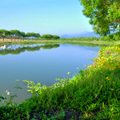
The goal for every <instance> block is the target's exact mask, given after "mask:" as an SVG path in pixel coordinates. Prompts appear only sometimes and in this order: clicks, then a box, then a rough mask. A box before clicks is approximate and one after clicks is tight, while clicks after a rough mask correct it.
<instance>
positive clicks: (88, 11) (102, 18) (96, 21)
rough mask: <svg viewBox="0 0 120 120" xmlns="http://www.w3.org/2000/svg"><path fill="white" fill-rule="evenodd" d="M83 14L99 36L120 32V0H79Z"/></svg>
mask: <svg viewBox="0 0 120 120" xmlns="http://www.w3.org/2000/svg"><path fill="white" fill-rule="evenodd" d="M79 1H80V3H81V5H83V7H84V10H83V11H82V12H83V14H84V15H85V16H86V17H88V18H90V20H89V23H90V24H91V25H93V30H94V32H95V33H97V34H99V35H101V36H102V35H104V36H106V35H107V34H110V33H111V31H113V32H114V31H117V30H118V31H119V32H120V0H79Z"/></svg>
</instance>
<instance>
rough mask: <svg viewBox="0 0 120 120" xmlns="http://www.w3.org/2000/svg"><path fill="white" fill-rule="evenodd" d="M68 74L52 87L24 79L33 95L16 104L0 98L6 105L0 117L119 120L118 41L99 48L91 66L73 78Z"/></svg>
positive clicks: (1, 109)
mask: <svg viewBox="0 0 120 120" xmlns="http://www.w3.org/2000/svg"><path fill="white" fill-rule="evenodd" d="M117 44H118V43H117ZM76 69H77V68H76ZM69 74H70V73H69V71H68V78H66V79H61V80H60V79H57V80H60V82H59V83H56V84H54V85H53V86H45V85H43V86H41V84H40V83H37V84H35V83H34V82H32V81H27V80H26V81H23V82H25V83H27V87H28V89H29V90H28V92H31V93H32V97H31V98H30V99H27V100H25V101H23V102H22V103H20V104H18V105H17V104H13V103H12V101H7V100H4V98H2V97H1V100H2V101H4V102H5V101H7V104H6V105H4V106H1V107H0V119H1V120H8V119H10V120H15V119H17V120H22V119H23V120H29V119H30V120H86V119H89V120H100V119H102V120H103V119H104V120H108V119H109V120H119V118H120V44H119V45H114V46H108V47H101V49H100V51H99V56H98V57H97V58H95V59H94V63H93V64H92V65H90V66H88V67H87V68H86V69H85V70H80V71H79V73H76V75H75V76H74V77H73V78H69ZM10 96H11V97H12V95H10ZM13 97H14V96H13ZM2 101H1V102H2Z"/></svg>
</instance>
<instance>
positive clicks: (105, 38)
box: [60, 32, 120, 41]
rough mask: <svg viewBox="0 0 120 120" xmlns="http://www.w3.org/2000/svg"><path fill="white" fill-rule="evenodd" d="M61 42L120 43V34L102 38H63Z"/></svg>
mask: <svg viewBox="0 0 120 120" xmlns="http://www.w3.org/2000/svg"><path fill="white" fill-rule="evenodd" d="M60 40H76V41H79V40H80V41H93V40H96V41H119V40H120V32H117V33H114V34H110V35H107V36H102V37H76V38H75V37H73V38H61V39H60Z"/></svg>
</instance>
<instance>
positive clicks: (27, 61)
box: [0, 44, 100, 102]
mask: <svg viewBox="0 0 120 120" xmlns="http://www.w3.org/2000/svg"><path fill="white" fill-rule="evenodd" d="M99 50H100V48H99V47H88V46H80V45H69V44H60V45H58V44H52V45H44V44H39V45H38V44H37V45H35V44H34V45H24V46H23V45H10V46H5V45H4V46H0V95H2V94H4V96H6V92H5V91H6V90H11V91H12V93H14V92H15V89H13V87H15V86H16V85H17V84H19V85H20V86H21V87H22V88H23V89H22V90H18V91H17V95H18V96H19V97H17V98H16V99H15V100H14V101H15V102H21V101H23V100H25V99H27V98H29V97H30V96H31V94H30V93H27V92H26V91H27V88H26V85H25V83H22V82H21V81H22V80H29V81H34V82H35V83H38V82H40V83H41V84H42V85H48V86H51V85H53V84H54V83H55V82H58V81H56V78H61V79H62V78H64V77H65V78H66V77H68V75H67V72H70V77H72V76H73V75H74V74H75V73H77V72H78V69H77V67H79V70H80V69H85V68H86V67H85V66H84V65H87V66H88V65H90V64H92V63H93V61H90V60H88V59H91V58H96V57H97V52H98V51H99ZM16 80H19V81H20V82H16Z"/></svg>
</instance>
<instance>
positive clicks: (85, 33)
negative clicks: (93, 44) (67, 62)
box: [60, 32, 101, 38]
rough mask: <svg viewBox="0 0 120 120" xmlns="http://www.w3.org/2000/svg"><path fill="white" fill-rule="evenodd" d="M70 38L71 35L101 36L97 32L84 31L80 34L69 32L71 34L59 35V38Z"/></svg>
mask: <svg viewBox="0 0 120 120" xmlns="http://www.w3.org/2000/svg"><path fill="white" fill-rule="evenodd" d="M63 37H64V38H72V37H101V36H100V35H98V34H95V33H94V32H84V33H80V34H71V35H61V36H60V38H63Z"/></svg>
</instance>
